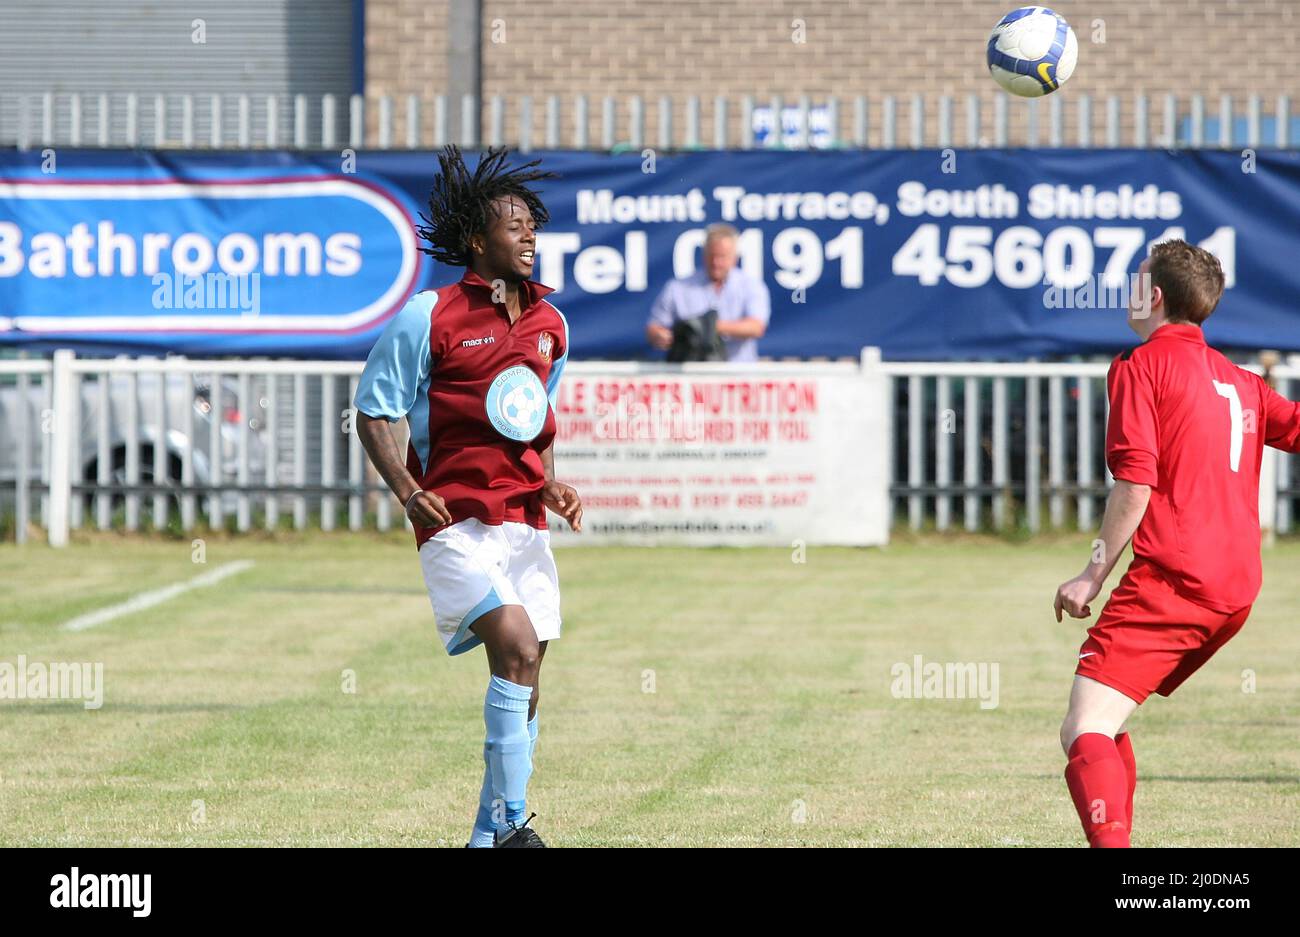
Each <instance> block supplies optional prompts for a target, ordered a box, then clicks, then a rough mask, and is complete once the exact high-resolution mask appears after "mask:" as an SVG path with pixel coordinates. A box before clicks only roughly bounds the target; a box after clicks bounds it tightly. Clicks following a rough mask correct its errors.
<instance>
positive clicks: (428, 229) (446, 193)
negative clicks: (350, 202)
mask: <svg viewBox="0 0 1300 937" xmlns="http://www.w3.org/2000/svg"><path fill="white" fill-rule="evenodd" d="M508 153H509V150H507V149H505V148H504V147H490V148H489V149H488V151H487V153H486V154H485V155H484V156H482V157H481V158H480V159H479V162H478V166H477V167H475V169H474V172H473V173H470V171H469V169H468V168H466V166H465V160H464V158H463V157H462V156H461V152H460V149H459V148H458V147H455V146H445V147H443V149H442V152H441V153H439V154H438V165H439V167H440V168H441V172H439V173H438V175H436V176H434V177H433V188H432V190H431V191H430V192H429V213H428V214H427V215H424V214H421V215H420V220H421V221H423V222H424V224H423V225H418V226H416V229H415V232H416V234H418V235H419V236H420V237H421V238H423V239H424V240H425V241H428V242H429V246H428V247H422V248H420V250H421V251H423V252H424V253H426V254H428V255H429V256H430V257H432V258H433V259H434V260H436V261H438V262H439V263H443V264H448V265H449V266H452V267H468V266H469V261H470V246H469V239H470V237H471V236H472V235H475V234H483V233H485V232H486V231H487V228H488V225H489V224H490V223H491V221H492V214H493V207H492V203H493V202H494V201H495V200H496V199H499V198H504V197H508V196H514V197H515V198H517V199H519V200H520V201H521V202H523V203H524V204H525V205H527V206H528V210H529V211H530V212H532V215H533V221H535V222H536V224H537V227H538V228H539V229H540V228H541V227H542V226H543V225H544V224H546V223H547V222H548V221H550V215H549V214H548V213H547V211H546V206H544V205H543V204H542V200H541V199H540V198H539V197H538V195H537V193H536V192H534V191H533V190H532V189H530V188H529V187H528V184H529V183H530V182H536V181H537V180H539V179H553V178H556V174H555V173H553V172H546V171H543V170H540V169H534V168H533V167H535V166H539V165H541V162H542V161H541V160H540V159H535V160H533V161H532V162H531V163H524V164H523V165H522V166H516V167H513V168H507V167H506V165H505V161H506V156H507V154H508Z"/></svg>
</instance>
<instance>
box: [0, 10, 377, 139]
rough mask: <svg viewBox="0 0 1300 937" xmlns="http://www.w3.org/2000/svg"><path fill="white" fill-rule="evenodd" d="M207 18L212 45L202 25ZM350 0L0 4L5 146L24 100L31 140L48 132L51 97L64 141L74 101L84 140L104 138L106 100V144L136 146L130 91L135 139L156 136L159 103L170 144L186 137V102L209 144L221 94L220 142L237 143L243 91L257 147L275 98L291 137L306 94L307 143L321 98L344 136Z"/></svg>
mask: <svg viewBox="0 0 1300 937" xmlns="http://www.w3.org/2000/svg"><path fill="white" fill-rule="evenodd" d="M196 20H202V21H203V30H204V35H203V37H202V38H203V40H204V41H203V42H202V43H199V42H196V41H195V38H196V31H197V29H198V26H196V24H195V21H196ZM352 28H353V19H352V0H315V2H308V0H224V2H221V3H212V2H211V0H153V2H132V0H116V2H104V0H98V2H93V0H6V2H5V3H3V4H0V145H4V144H12V143H14V142H15V141H16V140H18V139H19V129H20V128H19V124H20V121H21V120H22V119H23V113H24V107H23V102H24V99H26V115H27V116H26V119H27V121H28V126H29V127H30V128H32V129H31V133H30V137H29V138H30V139H36V138H38V137H39V133H40V129H41V126H42V120H43V102H42V95H43V94H44V93H45V92H53V93H54V95H55V97H54V115H53V116H54V131H55V137H54V139H55V140H56V142H59V143H68V142H70V141H71V133H72V120H71V111H72V108H71V96H72V95H73V94H79V95H80V96H81V103H82V108H83V118H82V122H81V143H82V145H86V146H94V145H97V144H98V143H99V130H100V121H101V116H100V115H101V111H102V110H103V108H102V107H101V104H102V103H104V101H103V97H102V96H107V102H106V103H107V112H106V113H107V118H106V119H107V123H108V131H109V137H108V139H109V144H110V145H112V146H120V145H123V144H124V143H126V142H127V138H126V132H127V131H126V128H127V103H126V96H127V94H128V93H131V92H134V93H135V94H137V95H138V96H139V110H138V137H139V140H140V141H141V142H142V144H143V145H146V146H149V145H152V144H153V142H154V140H155V129H156V126H157V124H156V121H155V96H156V95H161V96H162V100H163V103H164V108H165V116H164V122H163V125H164V129H165V134H164V137H165V140H166V143H167V145H171V146H176V145H180V144H181V142H182V135H183V126H184V112H185V107H186V104H185V99H186V97H187V96H188V97H189V99H190V101H191V102H192V103H191V105H190V106H191V107H192V114H193V135H194V142H195V144H196V145H198V146H208V145H210V142H211V140H212V133H211V128H212V100H213V96H214V95H217V96H219V98H220V107H219V114H220V130H221V133H220V138H219V139H220V141H221V143H222V145H225V146H235V145H236V143H237V141H238V122H239V102H238V97H239V95H241V94H246V95H249V96H250V100H249V123H250V131H251V138H252V141H253V143H254V145H260V144H261V143H262V142H263V141H264V140H265V139H266V127H267V112H268V105H267V98H268V96H270V97H273V98H274V99H275V100H276V101H277V105H276V107H277V108H278V134H277V139H278V140H279V142H280V143H282V144H286V145H287V144H288V143H289V142H291V141H292V139H293V96H294V95H296V94H303V95H306V96H307V104H308V111H307V127H308V139H309V140H310V141H311V142H312V143H313V144H314V143H315V142H317V141H319V139H320V125H321V96H322V95H323V94H333V95H335V96H336V97H337V98H338V101H339V106H338V110H337V121H338V124H337V126H338V137H339V139H346V138H347V136H346V135H347V117H348V114H347V96H348V95H350V94H351V93H352V90H353V76H352Z"/></svg>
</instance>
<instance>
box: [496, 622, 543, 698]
mask: <svg viewBox="0 0 1300 937" xmlns="http://www.w3.org/2000/svg"><path fill="white" fill-rule="evenodd" d="M500 657H501V662H502V664H503V665H504V666H505V668H506V669H507V670H509V671H510V674H511V675H510V676H509V677H508V678H507V679H509V680H511V681H512V682H514V683H518V684H520V685H521V686H531V685H532V684H533V683H534V682H536V679H537V667H538V664H539V662H540V660H541V655H540V653H539V651H538V648H537V638H536V636H535V635H527V634H522V633H521V634H519V635H517V636H515V637H513V638H512V640H510V641H509V642H508V643H507V644H506V646H505V647H504V648H503V649H502V653H501V655H500ZM534 692H536V691H534Z"/></svg>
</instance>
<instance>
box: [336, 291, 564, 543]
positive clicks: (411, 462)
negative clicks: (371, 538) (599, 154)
mask: <svg viewBox="0 0 1300 937" xmlns="http://www.w3.org/2000/svg"><path fill="white" fill-rule="evenodd" d="M520 289H521V291H522V295H521V297H520V301H521V304H522V306H523V313H522V314H521V315H520V316H519V318H518V319H517V320H516V321H515V322H514V323H513V324H512V323H511V322H510V317H509V314H508V313H507V311H506V309H505V306H504V305H503V304H500V303H495V302H493V295H492V285H491V284H490V283H488V282H486V281H485V280H483V279H482V278H481V277H479V276H478V275H477V274H476V273H474V272H473V271H469V270H467V271H466V272H465V275H464V276H463V277H462V278H461V279H460V282H458V283H455V284H452V285H450V286H446V287H441V288H439V289H436V290H426V291H423V292H420V293H416V294H415V295H414V296H412V297H411V299H410V300H409V301H408V302H407V303H406V305H405V307H403V309H402V310H401V311H400V312H399V313H398V314H397V315H396V316H395V317H394V318H393V319H392V321H391V322H389V323H388V326H387V327H386V328H385V329H384V331H383V334H381V335H380V337H379V340H378V341H377V342H376V343H375V346H374V348H372V349H371V351H370V355H369V357H368V358H367V359H366V366H365V370H364V371H363V372H362V375H361V381H360V383H359V385H358V387H357V395H356V401H355V406H356V408H357V410H358V411H359V412H361V413H364V414H366V415H367V416H371V417H376V418H379V417H383V418H385V419H387V420H389V421H390V422H395V421H397V420H399V419H401V418H402V417H406V418H407V419H408V422H409V424H410V427H411V442H410V445H409V447H408V449H407V469H408V470H409V471H410V473H411V475H412V476H413V477H414V478H415V479H416V480H417V481H419V483H420V486H421V487H422V488H424V489H425V490H426V491H433V492H435V493H436V494H437V495H439V496H440V497H441V498H442V499H443V501H445V502H446V504H447V509H448V510H449V511H450V512H451V515H452V519H453V522H459V521H462V520H465V519H467V518H471V517H472V518H477V519H478V520H480V521H482V522H483V523H485V524H491V525H498V524H502V523H504V522H507V521H515V522H522V523H526V524H530V525H531V526H533V527H537V528H542V529H544V528H545V527H546V513H545V509H544V508H543V506H542V502H541V489H542V485H543V483H544V481H545V474H544V471H543V468H542V458H541V454H542V453H543V452H545V451H546V449H548V448H549V447H550V445H551V443H552V442H553V440H554V439H555V395H556V390H557V388H558V386H559V382H560V376H561V374H562V373H563V371H564V364H565V362H566V361H567V360H568V356H569V328H568V323H567V322H566V321H565V319H564V316H563V315H562V314H561V313H560V311H559V310H558V309H557V308H555V306H554V305H552V304H551V303H550V302H549V301H548V300H547V299H546V296H547V294H549V293H551V292H553V290H552V289H551V288H550V287H547V286H543V285H542V284H540V283H536V282H534V281H532V280H525V281H524V282H523V283H522V284H521V286H520ZM435 532H436V528H417V529H416V540H417V543H418V544H423V543H424V542H425V541H426V540H428V539H429V538H430V537H432V536H433V534H434V533H435Z"/></svg>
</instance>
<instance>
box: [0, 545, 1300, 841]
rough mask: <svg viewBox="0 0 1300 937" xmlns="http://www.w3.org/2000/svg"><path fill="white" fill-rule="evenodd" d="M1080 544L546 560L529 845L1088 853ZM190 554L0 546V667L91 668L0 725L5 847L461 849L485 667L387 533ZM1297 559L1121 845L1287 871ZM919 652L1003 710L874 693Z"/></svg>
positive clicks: (1295, 759) (1158, 750)
mask: <svg viewBox="0 0 1300 937" xmlns="http://www.w3.org/2000/svg"><path fill="white" fill-rule="evenodd" d="M1087 549H1088V548H1087V541H1086V539H1085V538H1082V537H1061V538H1048V537H1045V538H1039V539H1036V540H1033V541H1027V542H1018V543H1017V542H1011V541H1008V540H1001V539H997V538H991V537H978V538H976V537H963V536H957V537H952V538H939V537H935V536H928V537H922V538H919V539H918V538H912V537H905V536H900V537H898V538H896V541H895V543H894V544H893V545H891V546H890V547H889V548H888V549H884V550H850V549H830V548H816V547H813V548H809V549H808V550H807V554H806V557H805V559H806V562H803V563H798V562H794V561H793V559H794V558H793V557H792V552H791V551H789V550H779V549H750V550H724V549H717V550H688V549H668V548H658V549H632V548H618V549H613V548H604V549H595V548H575V549H568V550H564V551H561V552H560V553H559V554H558V557H559V565H560V576H561V585H562V590H563V601H564V617H565V636H564V638H563V639H562V640H560V641H558V642H556V643H555V644H554V645H553V646H552V647H551V649H550V652H549V654H548V656H547V658H546V663H545V666H544V667H543V673H542V694H541V739H540V742H539V746H538V750H537V759H536V769H535V773H534V775H533V780H532V784H531V786H530V790H529V807H530V809H534V810H536V811H537V813H538V814H539V816H538V819H537V821H535V825H536V827H537V829H538V830H539V832H541V833H542V835H543V836H544V837H545V838H546V839H547V840H548V842H549V843H550V844H552V845H556V846H596V845H601V846H758V845H776V846H799V845H820V846H855V845H856V846H886V845H889V846H923V845H925V846H928V845H943V846H1060V845H1067V846H1074V845H1079V844H1080V842H1081V835H1080V832H1079V829H1078V822H1077V820H1076V818H1075V816H1074V812H1073V809H1072V807H1071V806H1070V803H1069V800H1068V797H1067V794H1066V789H1065V783H1064V781H1063V779H1062V775H1061V772H1062V769H1063V767H1064V759H1063V756H1062V754H1061V752H1060V748H1059V745H1058V742H1057V738H1056V735H1057V728H1058V725H1059V723H1060V718H1061V715H1062V713H1063V708H1064V704H1065V699H1066V694H1067V692H1068V688H1069V683H1070V675H1071V672H1072V669H1073V664H1074V658H1075V653H1076V649H1077V647H1078V645H1079V643H1080V641H1081V640H1082V634H1083V626H1082V624H1081V623H1078V622H1074V623H1066V624H1059V625H1058V624H1057V623H1056V622H1055V620H1054V618H1053V617H1052V613H1051V601H1052V596H1053V594H1054V591H1055V588H1056V586H1057V584H1058V583H1059V582H1061V581H1062V580H1064V579H1065V578H1067V577H1068V576H1070V575H1072V574H1074V573H1075V572H1077V571H1078V569H1079V568H1080V567H1081V566H1082V564H1083V562H1084V560H1085V559H1086V556H1087ZM206 553H207V555H206V561H207V562H206V565H205V566H197V565H195V564H194V563H192V562H191V545H190V543H189V541H188V540H187V541H172V540H166V539H161V538H129V537H120V536H116V535H111V536H110V535H93V536H82V537H80V538H79V539H78V540H77V542H75V543H74V544H73V546H72V547H71V548H69V549H67V550H64V551H53V550H50V549H48V548H46V547H43V546H39V545H28V546H26V547H23V548H18V547H14V546H12V545H6V546H3V547H0V662H9V663H11V664H13V663H16V658H17V656H18V655H19V654H23V655H25V656H26V657H27V659H28V660H29V661H41V662H50V661H89V662H103V664H104V668H105V671H104V683H105V702H104V705H103V708H102V709H100V710H98V711H87V710H85V709H84V708H83V707H82V705H81V704H80V703H78V702H71V701H56V702H50V701H30V700H29V701H11V700H0V846H14V845H230V846H233V845H322V846H324V845H398V846H420V845H445V846H460V845H461V844H463V843H464V841H465V839H466V836H467V834H468V831H469V827H470V823H471V820H472V817H473V813H474V809H475V805H476V798H477V794H478V785H479V781H480V778H481V774H482V760H481V752H482V749H481V745H482V735H483V725H482V700H483V690H484V687H485V684H486V681H487V668H486V664H485V660H484V657H483V654H482V651H475V652H473V653H471V654H468V655H465V656H463V657H459V658H455V659H449V658H447V657H446V655H445V654H444V653H443V651H442V650H441V647H440V645H438V644H437V642H436V638H435V636H434V632H433V622H432V618H431V613H430V610H429V603H428V599H427V597H426V595H425V593H424V590H423V584H422V581H421V578H420V573H419V568H418V565H417V562H416V556H415V552H414V549H413V545H412V543H411V541H410V540H409V538H408V537H407V536H406V535H404V534H400V533H395V534H393V535H391V536H380V535H373V534H372V535H364V534H357V535H352V534H330V535H321V534H316V535H304V536H295V535H281V536H278V537H276V538H273V539H269V538H266V537H260V536H251V537H245V538H231V537H226V536H224V535H223V536H217V537H213V538H212V539H211V540H209V541H208V542H207V544H206ZM240 559H249V560H253V561H254V563H255V566H254V567H253V568H252V569H250V570H248V571H247V572H244V573H241V574H239V575H237V576H234V577H233V578H230V579H227V580H225V581H224V582H222V583H220V584H219V585H216V586H213V587H211V588H206V589H200V590H195V591H191V592H188V593H185V594H183V595H181V596H179V597H177V598H175V599H172V600H171V601H168V602H165V603H163V604H161V605H158V606H156V607H154V608H151V609H147V610H145V611H141V612H137V613H135V614H131V615H128V616H126V617H122V618H118V619H116V620H114V621H111V622H108V623H105V624H102V625H99V626H97V627H95V628H92V629H90V630H87V631H84V632H80V633H69V632H65V631H61V630H59V628H58V626H59V625H60V623H62V622H64V621H66V620H68V619H70V618H72V617H73V616H76V615H80V614H83V613H86V612H89V611H93V610H95V609H98V608H102V607H104V606H106V605H110V604H113V603H116V602H121V601H124V600H125V599H127V598H129V597H130V596H132V595H134V594H136V593H138V592H141V591H144V590H149V589H155V588H159V587H163V586H166V585H170V584H173V583H177V582H181V581H184V580H186V579H190V578H192V577H194V576H196V575H198V574H199V573H201V572H204V571H206V570H211V569H213V568H215V567H217V566H219V565H222V564H224V563H227V562H231V561H234V560H240ZM1125 562H1127V560H1125ZM1297 563H1300V543H1297V542H1284V543H1282V544H1280V545H1278V546H1276V547H1274V548H1272V549H1270V550H1269V551H1267V553H1266V559H1265V586H1264V592H1263V595H1262V596H1261V598H1260V600H1259V602H1258V604H1257V605H1256V609H1255V612H1254V614H1253V616H1252V618H1251V620H1250V622H1249V623H1248V624H1247V626H1246V628H1245V629H1244V630H1243V631H1242V632H1241V634H1240V635H1238V636H1237V637H1236V638H1235V639H1234V640H1233V641H1232V642H1231V643H1230V644H1229V645H1228V646H1227V647H1226V648H1225V649H1224V650H1223V651H1222V652H1221V653H1220V654H1219V655H1218V656H1217V657H1216V658H1215V659H1214V660H1213V661H1211V663H1210V664H1209V665H1208V666H1207V667H1206V668H1205V669H1204V670H1202V672H1200V673H1199V674H1197V675H1196V676H1195V677H1193V678H1192V680H1191V681H1190V682H1189V683H1188V684H1187V685H1185V686H1184V687H1183V688H1182V689H1181V690H1180V691H1179V692H1178V693H1176V694H1175V695H1174V697H1173V698H1171V699H1169V700H1165V699H1161V698H1154V699H1153V700H1152V701H1151V702H1150V703H1149V704H1148V705H1146V706H1144V707H1143V708H1142V710H1141V711H1139V713H1138V714H1137V716H1136V717H1135V719H1134V720H1133V721H1132V722H1131V723H1130V726H1131V728H1132V731H1133V738H1134V743H1135V748H1136V751H1137V757H1138V765H1139V773H1140V776H1141V779H1142V780H1141V784H1140V786H1139V790H1138V795H1137V805H1136V809H1135V813H1136V821H1137V822H1136V830H1135V834H1134V844H1135V845H1138V846H1169V845H1174V846H1196V845H1242V846H1280V845H1289V846H1296V845H1300V810H1297V809H1296V804H1297V798H1300V747H1298V746H1297V745H1296V744H1295V743H1296V739H1297V738H1298V737H1300V627H1297V612H1300V577H1297V576H1296V575H1294V571H1295V569H1296V568H1297ZM1117 578H1118V574H1116V575H1115V576H1113V577H1112V580H1111V583H1110V585H1112V586H1113V585H1114V582H1115V581H1116V580H1117ZM1099 604H1100V603H1098V604H1097V605H1095V606H1094V610H1097V609H1099ZM917 654H919V655H921V656H922V657H923V659H924V660H925V661H936V662H987V663H997V664H998V667H999V700H998V706H997V708H995V709H989V710H984V709H981V708H980V706H979V704H978V701H977V700H974V699H965V700H951V699H949V700H924V699H923V700H915V699H899V698H895V697H894V696H893V695H892V694H891V684H892V683H893V677H892V676H891V667H892V666H893V665H894V664H896V663H908V664H910V663H911V662H912V660H913V657H914V656H915V655H917ZM345 671H351V672H352V673H353V674H354V675H355V692H350V693H349V692H345V691H344V688H345V683H346V682H347V679H346V676H345ZM1247 671H1249V672H1251V674H1253V677H1252V676H1251V674H1247V675H1246V676H1243V673H1244V672H1247ZM1252 681H1253V689H1254V692H1247V690H1249V689H1251V683H1252Z"/></svg>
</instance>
